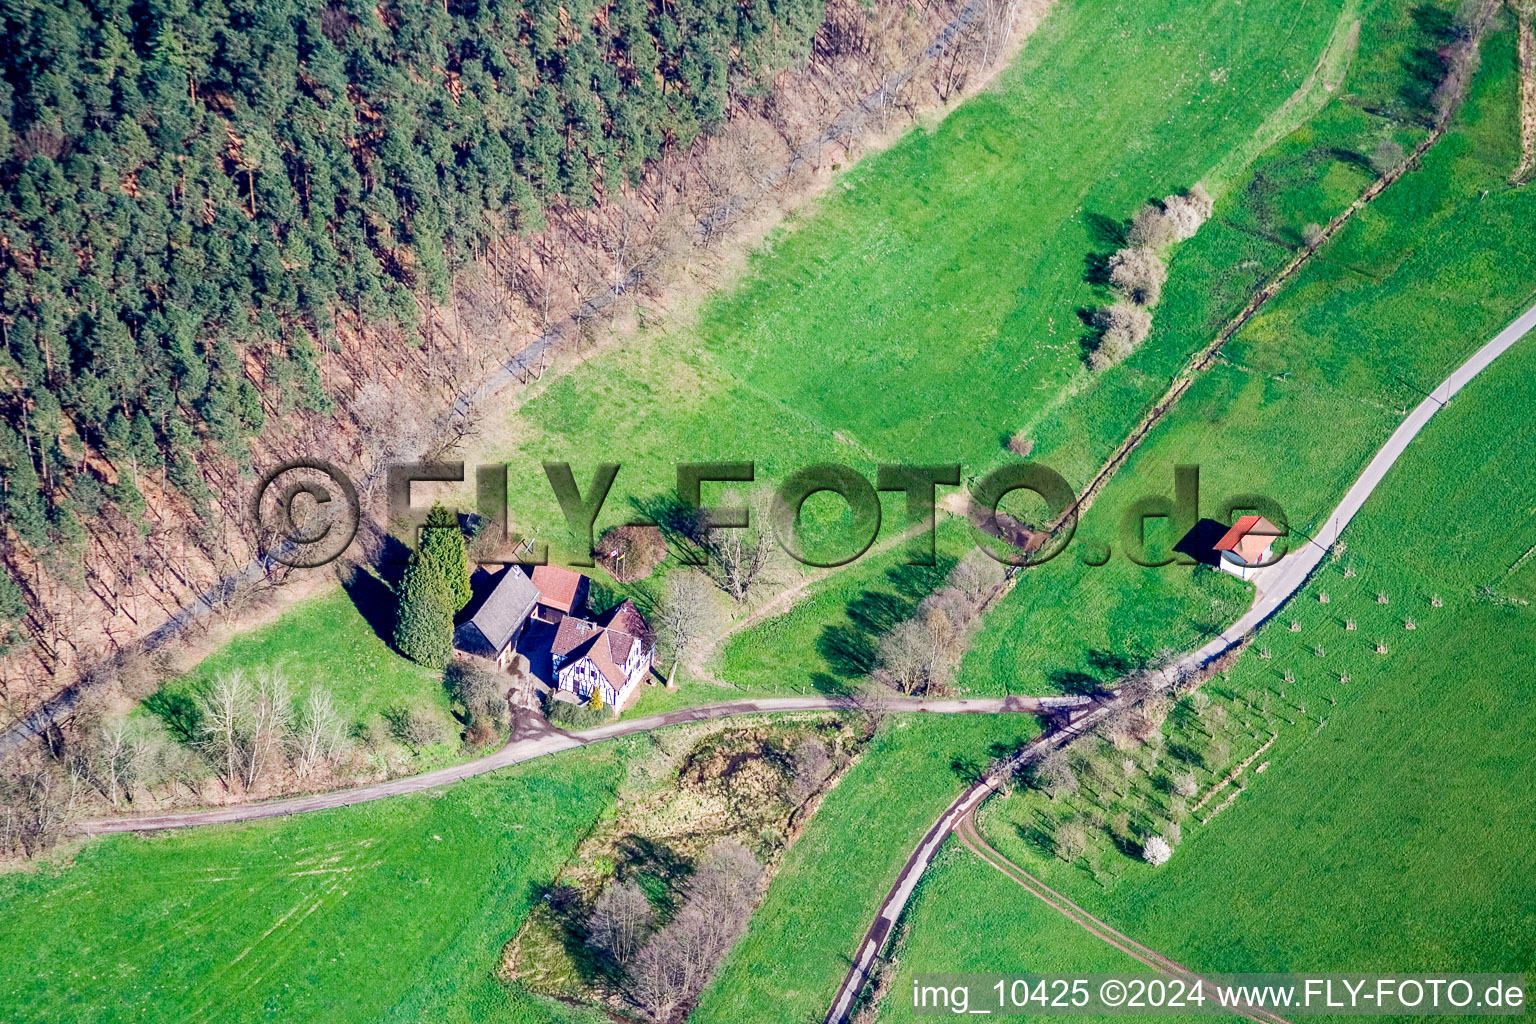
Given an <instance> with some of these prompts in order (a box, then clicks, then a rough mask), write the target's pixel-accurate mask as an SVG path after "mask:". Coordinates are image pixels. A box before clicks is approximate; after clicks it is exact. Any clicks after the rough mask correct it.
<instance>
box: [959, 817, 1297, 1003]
mask: <svg viewBox="0 0 1536 1024" xmlns="http://www.w3.org/2000/svg"><path fill="white" fill-rule="evenodd" d="M955 836H956V837H957V838H958V839H959V840H960V842H961V843H962V844H963V845H964V846H965V848H966V849H968V850H970V851H971V852H972V853H974V854H975V855H976V856H978V857H980V858H981V859H982V860H983V861H985V862H986V863H988V864H990V865H991V866H992V867H994V868H996V869H997V870H998V871H1001V872H1002V873H1003V874H1004V875H1005V876H1006V877H1008V878H1009V879H1012V880H1013V881H1014V882H1016V883H1018V884H1019V885H1021V886H1023V887H1024V889H1026V890H1027V891H1028V892H1030V893H1031V894H1032V895H1034V896H1036V897H1038V898H1039V899H1040V900H1041V901H1042V902H1044V903H1045V905H1046V906H1048V907H1050V908H1051V909H1052V910H1054V911H1056V912H1057V913H1059V914H1061V915H1062V916H1064V917H1066V918H1067V919H1068V920H1070V921H1072V922H1073V923H1074V924H1076V925H1077V926H1078V927H1080V928H1082V929H1083V930H1084V931H1086V932H1088V933H1089V934H1090V935H1092V936H1094V937H1095V938H1098V939H1102V940H1103V941H1104V942H1107V943H1109V944H1110V945H1111V946H1113V947H1115V948H1116V949H1118V950H1120V951H1121V952H1122V953H1125V954H1126V955H1127V956H1130V957H1133V958H1134V959H1136V960H1139V961H1141V962H1142V963H1144V964H1146V965H1147V966H1148V967H1151V968H1153V969H1154V970H1157V971H1161V972H1163V973H1165V974H1171V975H1173V976H1174V977H1177V978H1182V979H1184V980H1185V981H1187V982H1189V983H1190V984H1193V985H1197V986H1199V988H1200V993H1201V995H1202V996H1203V997H1204V998H1205V999H1208V1000H1210V1001H1211V1002H1213V1003H1217V1004H1218V1005H1220V1000H1219V998H1218V996H1217V993H1216V987H1215V985H1214V984H1213V983H1212V982H1211V981H1209V980H1208V979H1207V978H1205V977H1204V976H1202V975H1200V974H1197V973H1195V972H1194V971H1192V970H1190V969H1189V968H1188V967H1185V966H1184V965H1183V964H1181V963H1179V962H1178V961H1177V960H1174V959H1173V958H1172V957H1168V956H1164V955H1163V954H1162V953H1159V952H1158V951H1157V950H1155V949H1152V948H1150V947H1148V946H1144V945H1142V944H1141V943H1139V942H1137V941H1136V940H1135V939H1133V938H1131V937H1130V936H1129V935H1127V934H1125V933H1124V932H1122V931H1120V930H1119V929H1117V928H1114V927H1112V926H1110V925H1108V924H1106V923H1105V922H1103V921H1101V920H1099V919H1098V918H1097V917H1094V916H1093V915H1092V914H1090V913H1089V912H1088V911H1086V910H1084V909H1083V908H1082V907H1080V906H1078V905H1077V904H1076V903H1073V902H1072V901H1071V900H1069V899H1068V898H1067V897H1065V896H1063V895H1062V894H1061V893H1059V892H1057V891H1056V890H1055V889H1052V888H1051V887H1050V886H1048V885H1046V884H1045V883H1044V882H1042V881H1041V880H1040V879H1038V878H1036V877H1035V876H1034V875H1032V874H1030V873H1029V872H1028V871H1025V870H1024V869H1023V868H1021V867H1019V866H1018V865H1017V864H1015V863H1014V862H1013V861H1011V860H1009V859H1008V858H1007V857H1005V856H1003V855H1002V854H1001V853H999V852H998V851H997V850H996V849H994V848H993V847H992V844H990V843H988V842H987V840H986V838H985V837H984V836H983V835H982V834H981V831H980V830H979V829H978V828H977V827H976V812H975V811H974V810H972V811H969V812H967V813H966V814H965V815H964V816H962V817H961V818H960V820H959V822H958V823H957V824H956V826H955ZM1230 1009H1231V1010H1232V1012H1233V1013H1235V1014H1238V1015H1240V1016H1243V1017H1247V1018H1248V1019H1249V1020H1253V1021H1258V1022H1259V1024H1291V1022H1290V1021H1288V1020H1287V1019H1286V1018H1284V1017H1282V1016H1280V1015H1279V1014H1277V1013H1272V1012H1271V1011H1269V1010H1266V1009H1264V1008H1263V1007H1259V1006H1253V1005H1251V1004H1248V1003H1243V1004H1240V1005H1235V1006H1232V1007H1230Z"/></svg>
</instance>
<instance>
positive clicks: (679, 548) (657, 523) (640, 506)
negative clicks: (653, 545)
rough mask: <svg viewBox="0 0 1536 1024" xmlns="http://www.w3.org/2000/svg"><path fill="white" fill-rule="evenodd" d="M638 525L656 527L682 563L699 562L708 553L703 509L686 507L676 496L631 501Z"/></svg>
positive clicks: (664, 495)
mask: <svg viewBox="0 0 1536 1024" xmlns="http://www.w3.org/2000/svg"><path fill="white" fill-rule="evenodd" d="M629 507H630V508H631V509H633V510H634V512H635V518H634V520H633V522H634V523H635V524H642V523H643V524H645V525H647V526H654V527H656V529H657V530H659V531H660V532H661V536H662V539H663V540H665V541H666V542H667V548H668V551H669V554H670V555H671V556H672V557H674V558H677V559H679V560H681V561H685V562H689V561H696V560H698V559H699V558H701V557H703V556H704V555H705V554H707V551H706V549H705V544H704V530H703V529H702V528H701V524H700V518H699V510H698V509H696V508H694V507H693V506H692V505H688V504H685V503H684V502H683V501H681V500H679V499H678V497H677V495H675V494H659V495H656V496H655V497H651V498H630V499H629Z"/></svg>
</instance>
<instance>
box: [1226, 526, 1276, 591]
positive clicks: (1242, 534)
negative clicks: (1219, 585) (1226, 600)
mask: <svg viewBox="0 0 1536 1024" xmlns="http://www.w3.org/2000/svg"><path fill="white" fill-rule="evenodd" d="M1284 533H1285V531H1284V530H1282V529H1281V528H1280V527H1278V526H1276V525H1275V524H1274V523H1272V522H1270V521H1269V520H1268V519H1265V518H1264V517H1263V516H1240V517H1239V518H1238V520H1237V522H1235V523H1233V524H1232V528H1231V529H1230V530H1228V531H1227V532H1226V533H1225V534H1224V535H1223V536H1222V538H1221V539H1220V540H1218V541H1217V542H1216V544H1215V548H1216V551H1218V552H1219V553H1220V556H1221V561H1220V563H1219V564H1220V567H1221V570H1222V571H1223V572H1229V573H1231V574H1232V575H1234V576H1236V577H1237V578H1238V579H1242V580H1247V579H1252V578H1253V574H1254V573H1255V572H1257V571H1258V570H1259V569H1261V568H1263V567H1264V566H1265V565H1268V564H1269V556H1270V552H1271V550H1272V549H1273V548H1274V545H1275V538H1277V537H1280V536H1282V535H1283V534H1284Z"/></svg>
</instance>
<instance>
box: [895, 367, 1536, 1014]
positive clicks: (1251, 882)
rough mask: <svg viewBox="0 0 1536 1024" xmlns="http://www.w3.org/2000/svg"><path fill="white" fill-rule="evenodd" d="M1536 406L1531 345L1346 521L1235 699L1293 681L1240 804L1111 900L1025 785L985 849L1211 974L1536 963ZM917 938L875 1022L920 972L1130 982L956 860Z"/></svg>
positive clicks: (1240, 680)
mask: <svg viewBox="0 0 1536 1024" xmlns="http://www.w3.org/2000/svg"><path fill="white" fill-rule="evenodd" d="M1533 401H1536V342H1533V341H1532V340H1529V339H1528V340H1526V341H1525V342H1522V343H1521V345H1519V346H1517V347H1516V348H1515V349H1513V350H1512V351H1511V352H1509V353H1508V354H1506V355H1505V356H1504V357H1503V359H1502V360H1501V362H1499V363H1498V364H1495V366H1494V367H1492V368H1490V369H1489V370H1486V371H1484V374H1483V376H1482V377H1481V378H1479V379H1478V380H1477V381H1475V382H1474V383H1473V384H1472V385H1470V386H1469V388H1468V389H1467V390H1465V391H1463V392H1462V394H1461V395H1460V396H1458V397H1457V398H1456V399H1455V401H1454V402H1453V403H1452V404H1451V405H1450V406H1449V407H1447V408H1446V409H1445V410H1443V411H1442V412H1440V413H1439V414H1438V415H1437V417H1436V419H1435V420H1434V421H1433V422H1432V423H1431V424H1430V425H1429V427H1428V428H1426V430H1425V431H1424V433H1422V434H1421V435H1420V436H1419V437H1418V439H1416V440H1415V441H1414V444H1413V446H1412V447H1411V448H1410V449H1409V451H1408V453H1407V454H1406V455H1405V456H1404V457H1403V459H1402V460H1401V461H1400V462H1399V463H1398V465H1397V466H1396V467H1395V468H1394V469H1393V471H1392V474H1391V475H1390V476H1389V478H1388V479H1387V481H1386V482H1385V483H1384V484H1383V486H1382V488H1381V489H1379V490H1378V491H1377V493H1376V494H1375V495H1374V496H1373V497H1372V498H1371V500H1370V502H1369V503H1368V504H1367V506H1366V508H1365V510H1364V511H1363V512H1362V513H1361V515H1360V517H1359V518H1357V519H1356V521H1355V522H1354V523H1353V524H1351V526H1350V530H1349V533H1348V534H1347V535H1346V540H1347V543H1348V549H1347V551H1346V553H1345V555H1344V557H1342V558H1341V559H1340V560H1339V561H1337V562H1333V563H1330V564H1328V565H1326V566H1325V567H1324V568H1322V569H1321V570H1320V571H1319V574H1318V576H1317V577H1316V578H1315V579H1314V581H1313V582H1312V584H1311V585H1310V586H1309V589H1308V591H1307V592H1305V593H1304V594H1303V595H1301V597H1300V598H1299V599H1298V600H1297V601H1296V602H1295V603H1293V605H1292V606H1291V607H1290V608H1289V609H1288V610H1287V612H1286V614H1285V615H1283V616H1281V619H1280V621H1279V622H1277V623H1276V624H1275V625H1274V626H1272V627H1269V628H1267V629H1265V630H1264V632H1263V633H1262V634H1261V636H1260V637H1259V638H1258V640H1257V641H1256V643H1255V645H1254V648H1253V650H1258V649H1260V648H1269V649H1271V651H1272V652H1273V657H1272V658H1271V659H1268V660H1263V659H1258V658H1256V657H1254V655H1253V654H1252V653H1250V654H1249V655H1247V656H1246V657H1245V658H1244V659H1243V660H1242V661H1240V662H1239V664H1238V666H1237V668H1236V670H1235V671H1234V672H1233V674H1232V678H1231V680H1230V681H1229V682H1228V683H1226V684H1222V686H1223V688H1230V689H1232V690H1235V691H1237V692H1246V693H1252V692H1256V691H1258V690H1261V689H1266V688H1267V689H1269V690H1270V691H1271V692H1272V693H1274V692H1278V691H1279V690H1281V689H1283V690H1284V691H1285V694H1286V697H1285V699H1283V700H1281V701H1279V702H1278V703H1279V704H1280V706H1281V707H1283V708H1285V709H1286V710H1285V711H1284V712H1283V713H1284V714H1288V715H1290V716H1291V720H1292V721H1294V722H1295V723H1296V724H1295V726H1292V727H1286V726H1284V725H1282V726H1281V730H1280V740H1279V742H1278V743H1277V745H1276V747H1275V748H1274V749H1273V751H1272V752H1271V753H1269V754H1267V755H1266V758H1267V759H1268V760H1270V762H1271V766H1270V768H1269V769H1268V770H1267V771H1266V772H1265V773H1264V774H1263V775H1257V776H1250V779H1249V783H1248V791H1247V792H1246V793H1245V794H1244V795H1243V796H1241V797H1240V798H1239V799H1238V801H1237V802H1236V803H1235V804H1234V805H1233V806H1232V807H1231V808H1230V809H1229V810H1227V811H1225V812H1223V813H1222V814H1221V815H1220V816H1219V817H1217V818H1216V819H1215V820H1214V821H1213V822H1212V823H1211V824H1209V825H1206V826H1199V827H1195V826H1193V823H1186V832H1185V835H1186V840H1185V843H1184V844H1183V845H1182V846H1181V847H1180V848H1179V850H1178V852H1177V853H1176V854H1175V856H1174V858H1173V860H1172V861H1171V862H1170V863H1169V864H1168V865H1167V866H1166V867H1164V868H1162V869H1152V868H1149V867H1147V866H1145V865H1141V864H1136V863H1133V862H1130V861H1127V862H1125V864H1124V867H1123V874H1122V875H1121V877H1119V878H1118V880H1116V881H1115V882H1114V883H1113V885H1112V886H1111V887H1110V888H1108V889H1105V888H1103V887H1101V885H1100V884H1099V883H1098V882H1095V881H1094V880H1093V879H1091V878H1089V877H1088V876H1087V875H1086V874H1085V873H1084V872H1083V871H1082V870H1080V869H1079V868H1076V867H1072V868H1068V867H1065V866H1063V865H1061V864H1060V863H1059V862H1056V861H1053V860H1050V859H1047V858H1046V857H1044V856H1043V855H1042V854H1041V852H1040V851H1039V850H1038V849H1037V848H1036V847H1035V846H1033V845H1032V844H1030V843H1029V842H1026V841H1025V840H1024V839H1022V838H1021V837H1020V835H1019V833H1018V831H1017V828H1018V826H1019V825H1021V824H1024V823H1027V822H1028V821H1029V820H1030V815H1029V812H1028V810H1027V807H1028V806H1029V804H1030V802H1031V801H1037V800H1038V799H1039V798H1038V797H1035V796H1031V795H1026V794H1023V793H1022V792H1021V793H1020V794H1018V795H1017V796H1016V797H1015V798H1013V799H1010V800H1000V801H993V802H992V803H991V804H989V805H988V806H987V807H986V808H985V813H984V814H983V816H982V820H983V827H984V829H985V831H986V833H987V835H988V837H989V838H990V839H991V841H992V842H993V843H994V844H995V845H997V846H998V848H999V849H1001V850H1003V851H1004V852H1005V853H1006V854H1007V855H1009V856H1010V857H1013V858H1014V859H1016V860H1017V861H1018V862H1019V863H1021V864H1023V865H1025V866H1026V867H1028V868H1029V869H1030V870H1032V871H1035V872H1036V873H1038V874H1041V875H1042V876H1044V877H1045V878H1046V879H1047V880H1048V881H1050V882H1051V883H1052V884H1053V885H1056V886H1058V887H1060V888H1062V889H1064V890H1066V891H1067V892H1069V894H1071V895H1072V896H1073V898H1075V899H1077V900H1079V901H1080V902H1082V903H1084V904H1085V905H1087V906H1088V907H1089V908H1090V909H1092V910H1093V911H1094V912H1096V913H1099V914H1101V915H1102V916H1105V917H1106V918H1108V919H1109V920H1110V921H1111V922H1112V923H1114V924H1115V925H1116V926H1117V927H1120V928H1121V929H1123V930H1125V931H1127V932H1128V933H1129V934H1131V935H1132V936H1134V937H1136V938H1138V939H1140V940H1141V941H1144V942H1147V943H1149V944H1150V945H1152V946H1153V947H1155V948H1158V949H1160V950H1163V951H1164V952H1166V953H1168V954H1170V955H1172V956H1174V957H1175V958H1178V959H1180V960H1182V961H1183V962H1184V963H1186V964H1189V965H1191V966H1194V967H1196V968H1199V969H1203V970H1211V971H1253V970H1322V971H1343V970H1388V971H1390V970H1399V971H1400V970H1409V969H1413V970H1421V969H1439V968H1445V969H1452V968H1454V969H1456V970H1489V971H1522V970H1523V971H1530V970H1532V969H1536V940H1533V938H1532V936H1533V934H1536V932H1533V931H1532V928H1531V922H1532V921H1533V920H1536V891H1533V890H1532V888H1531V886H1530V884H1529V880H1530V879H1531V878H1532V877H1536V853H1533V851H1532V850H1531V849H1530V844H1529V843H1528V842H1526V838H1527V837H1526V832H1525V830H1524V826H1523V825H1522V823H1523V822H1528V821H1530V820H1531V818H1532V815H1533V814H1536V794H1533V792H1532V790H1531V788H1530V786H1529V785H1528V783H1527V777H1528V774H1529V765H1530V764H1531V763H1532V761H1533V760H1536V741H1533V739H1532V737H1533V736H1536V710H1533V708H1536V703H1533V701H1532V700H1531V697H1532V694H1531V692H1530V691H1531V686H1532V682H1531V681H1532V679H1533V678H1536V658H1533V655H1532V654H1531V652H1532V651H1533V650H1536V611H1533V610H1532V607H1533V606H1532V605H1531V604H1529V603H1519V602H1531V601H1536V560H1532V559H1527V560H1526V561H1525V562H1524V563H1523V565H1521V566H1520V567H1519V568H1517V569H1514V570H1513V571H1511V567H1512V566H1514V565H1516V564H1517V563H1519V562H1520V559H1521V557H1522V556H1523V555H1525V554H1526V553H1527V552H1528V551H1529V550H1530V549H1531V548H1532V546H1533V545H1536V527H1533V525H1532V514H1533V513H1532V509H1533V508H1536V485H1533V484H1532V483H1531V479H1532V471H1533V470H1536V454H1533V451H1532V448H1531V446H1530V440H1529V430H1528V424H1527V423H1526V422H1525V419H1526V417H1525V413H1524V412H1523V410H1525V409H1528V408H1529V407H1530V405H1531V403H1532V402H1533ZM1446 524H1455V525H1454V529H1446ZM1346 565H1348V566H1349V567H1351V568H1352V569H1353V571H1354V572H1355V573H1356V575H1355V576H1354V577H1353V578H1350V577H1346V576H1345V575H1344V568H1345V566H1346ZM1483 587H1489V588H1491V591H1492V595H1491V600H1490V598H1489V597H1488V596H1486V595H1483V594H1482V591H1481V588H1483ZM1320 591H1327V592H1328V593H1329V594H1330V598H1331V599H1330V601H1329V603H1328V604H1320V603H1319V602H1318V601H1317V600H1316V594H1317V593H1318V592H1320ZM1378 592H1380V593H1385V594H1386V595H1387V597H1388V601H1389V603H1388V604H1386V605H1381V604H1378V603H1377V602H1376V594H1377V593H1378ZM1436 594H1438V595H1440V596H1441V598H1442V600H1443V601H1444V606H1443V607H1441V608H1434V607H1432V606H1431V598H1432V597H1433V596H1434V595H1436ZM1409 617H1412V618H1413V619H1414V620H1415V622H1416V624H1417V625H1418V628H1417V629H1415V630H1413V631H1408V630H1405V629H1404V628H1403V622H1404V620H1405V619H1406V618H1409ZM1347 618H1353V619H1355V620H1356V622H1357V624H1358V627H1359V628H1358V629H1357V630H1356V631H1354V632H1353V633H1351V632H1349V631H1346V630H1345V629H1344V628H1343V627H1344V622H1345V620H1346V619H1347ZM1292 619H1294V620H1295V621H1297V622H1298V623H1299V624H1300V625H1301V627H1302V628H1301V630H1300V631H1299V632H1294V633H1293V632H1291V631H1290V629H1289V628H1288V624H1289V622H1290V621H1291V620H1292ZM1377 638H1382V639H1385V640H1386V641H1387V644H1388V648H1389V651H1388V654H1387V655H1386V656H1382V655H1378V654H1376V653H1375V650H1374V643H1375V640H1376V639H1377ZM1317 644H1322V645H1323V646H1324V649H1325V651H1326V652H1328V653H1327V654H1326V655H1325V656H1324V657H1323V658H1318V657H1317V656H1316V655H1315V654H1314V652H1313V648H1314V645H1317ZM1287 670H1290V671H1292V672H1293V673H1294V675H1295V677H1296V681H1295V682H1294V683H1291V684H1284V683H1282V681H1281V676H1282V675H1283V673H1284V672H1285V671H1287ZM1345 674H1347V675H1348V676H1349V677H1350V680H1349V682H1347V683H1345V682H1341V681H1340V676H1341V675H1345ZM1330 695H1331V696H1333V697H1335V698H1336V699H1340V700H1341V703H1340V704H1339V705H1338V706H1337V707H1330V706H1329V705H1328V704H1327V703H1326V698H1327V697H1328V696H1330ZM1302 705H1304V706H1306V707H1308V708H1309V709H1310V717H1309V714H1308V713H1307V712H1302V711H1299V710H1298V707H1299V706H1302ZM1320 719H1326V724H1324V723H1322V722H1321V721H1320ZM1450 879H1454V884H1448V880H1450ZM982 921H985V922H986V923H987V927H986V928H978V927H977V924H978V923H979V922H982ZM910 922H911V935H910V938H909V939H908V941H907V943H906V945H905V948H904V950H903V953H902V956H901V959H900V962H899V964H898V967H897V972H898V973H897V976H896V983H895V985H894V986H893V988H892V991H891V996H890V997H889V1000H888V1002H887V1005H886V1006H885V1007H884V1009H883V1012H882V1016H881V1019H882V1020H905V1019H907V1017H908V1016H910V1010H909V1008H908V1003H909V1002H910V998H909V997H908V996H907V993H908V992H909V991H910V986H911V980H910V979H911V975H912V974H913V973H915V972H930V971H1013V970H1045V971H1056V970H1062V971H1095V970H1120V969H1123V967H1124V966H1125V965H1123V964H1121V963H1119V962H1118V961H1119V959H1120V958H1119V954H1117V953H1115V952H1114V951H1113V950H1111V949H1110V948H1109V947H1108V946H1106V945H1104V944H1102V943H1098V942H1097V940H1093V939H1090V938H1088V937H1087V935H1086V933H1084V932H1082V931H1081V930H1079V929H1077V928H1076V927H1075V926H1072V925H1069V924H1067V922H1066V921H1065V919H1064V918H1061V917H1060V916H1058V915H1056V914H1055V912H1054V911H1050V910H1048V909H1047V908H1045V906H1044V904H1042V903H1040V902H1039V901H1038V900H1035V899H1034V897H1032V896H1030V895H1028V894H1027V893H1026V892H1025V891H1024V890H1023V889H1021V888H1019V887H1018V886H1016V885H1015V884H1014V883H1012V882H1011V881H1009V880H1007V879H1006V878H1004V877H1003V876H1002V875H1001V874H998V873H997V872H995V871H994V870H993V869H991V868H990V867H987V866H985V865H983V864H982V863H981V862H980V861H979V860H978V859H976V858H975V857H974V856H972V855H971V854H970V853H969V852H967V851H963V850H959V849H956V850H952V851H949V852H948V853H946V855H945V859H944V860H943V861H941V862H940V864H939V865H938V866H937V867H936V869H935V872H934V874H933V877H931V878H929V879H926V880H925V881H924V883H923V890H922V896H921V898H920V899H918V900H917V902H916V904H915V905H914V908H913V911H912V913H911V916H910ZM958 934H964V935H966V936H967V938H966V941H965V942H962V943H956V942H955V941H954V936H956V935H958ZM1136 969H1138V970H1139V968H1136Z"/></svg>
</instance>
